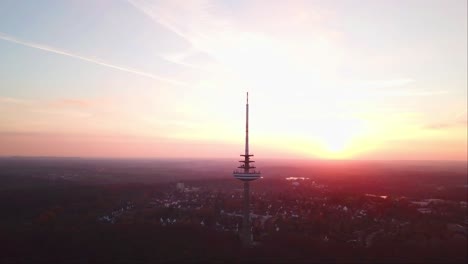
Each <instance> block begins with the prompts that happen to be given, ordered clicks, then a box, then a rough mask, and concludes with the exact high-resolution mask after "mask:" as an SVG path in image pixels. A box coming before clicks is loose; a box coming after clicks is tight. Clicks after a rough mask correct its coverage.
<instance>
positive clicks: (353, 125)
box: [313, 119, 364, 158]
mask: <svg viewBox="0 0 468 264" xmlns="http://www.w3.org/2000/svg"><path fill="white" fill-rule="evenodd" d="M363 132H364V124H363V123H362V122H361V121H360V120H356V119H332V120H327V121H324V122H323V123H321V124H320V125H317V126H316V127H315V128H314V132H313V138H314V140H316V141H317V143H318V146H319V149H318V150H317V149H316V150H314V151H318V152H319V153H316V154H317V155H319V156H323V157H325V158H344V157H350V156H352V155H353V153H354V152H355V151H356V150H357V147H358V146H356V145H357V144H356V142H357V140H358V138H359V137H360V136H362V135H363Z"/></svg>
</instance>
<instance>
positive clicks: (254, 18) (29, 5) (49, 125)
mask: <svg viewBox="0 0 468 264" xmlns="http://www.w3.org/2000/svg"><path fill="white" fill-rule="evenodd" d="M467 30H468V28H467V2H466V1H465V0H448V1H443V0H437V1H436V0H431V1H426V0H409V1H387V0H375V1H373V0H367V1H355V0H340V1H309V0H304V1H299V0H298V1H273V0H272V1H266V0H265V1H247V0H239V1H228V0H225V1H214V0H211V1H210V0H187V1H185V0H169V1H147V0H99V1H96V0H80V1H78V0H76V1H74V0H70V1H60V0H54V1H52V0H44V1H1V2H0V156H73V157H159V158H172V157H181V158H192V157H193V158H212V157H219V158H235V157H236V156H237V155H238V153H239V151H242V149H243V139H244V138H243V135H244V134H243V133H244V114H245V113H244V104H245V92H246V91H249V95H250V122H251V124H250V130H251V131H250V137H251V152H253V153H254V154H255V155H256V157H258V159H261V158H265V159H268V158H278V157H283V156H287V157H290V158H299V159H309V158H310V159H365V160H369V159H379V160H467V144H468V142H467V133H468V131H467V123H468V118H467V107H468V102H467V97H468V94H467V93H468V91H467V90H468V88H467V79H468V76H467V71H468V67H467V55H468V54H467ZM260 157H261V158H260Z"/></svg>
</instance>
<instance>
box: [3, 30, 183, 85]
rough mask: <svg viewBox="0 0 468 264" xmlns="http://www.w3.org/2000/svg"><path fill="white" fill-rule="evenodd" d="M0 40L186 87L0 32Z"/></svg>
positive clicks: (132, 69) (170, 80)
mask: <svg viewBox="0 0 468 264" xmlns="http://www.w3.org/2000/svg"><path fill="white" fill-rule="evenodd" d="M0 39H2V40H5V41H9V42H12V43H16V44H20V45H23V46H26V47H30V48H35V49H39V50H43V51H48V52H52V53H55V54H60V55H63V56H67V57H71V58H75V59H79V60H82V61H86V62H91V63H94V64H97V65H101V66H105V67H108V68H112V69H116V70H119V71H123V72H128V73H133V74H136V75H140V76H144V77H148V78H151V79H154V80H157V81H162V82H166V83H169V84H172V85H177V86H183V85H186V83H184V82H181V81H177V80H173V79H169V78H166V77H162V76H159V75H155V74H152V73H147V72H143V71H140V70H138V69H134V68H129V67H125V66H120V65H115V64H111V63H109V62H106V61H103V60H101V59H97V58H90V57H84V56H81V55H78V54H74V53H71V52H68V51H65V50H61V49H57V48H53V47H49V46H46V45H43V44H38V43H34V42H28V41H23V40H20V39H18V38H16V37H13V36H9V35H7V34H5V33H2V32H0Z"/></svg>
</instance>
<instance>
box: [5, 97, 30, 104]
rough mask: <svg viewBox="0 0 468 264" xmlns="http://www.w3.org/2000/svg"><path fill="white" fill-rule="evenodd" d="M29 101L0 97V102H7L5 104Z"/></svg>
mask: <svg viewBox="0 0 468 264" xmlns="http://www.w3.org/2000/svg"><path fill="white" fill-rule="evenodd" d="M30 102H31V101H29V100H25V99H18V98H12V97H0V103H7V104H17V105H24V104H29V103H30Z"/></svg>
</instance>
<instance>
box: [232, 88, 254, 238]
mask: <svg viewBox="0 0 468 264" xmlns="http://www.w3.org/2000/svg"><path fill="white" fill-rule="evenodd" d="M241 157H244V160H240V161H239V162H240V163H241V165H240V166H239V167H237V168H239V169H240V170H235V171H234V173H233V175H234V177H235V178H236V179H238V180H241V181H243V182H244V210H243V213H244V219H243V222H242V235H241V238H242V242H243V244H244V245H245V246H249V245H251V244H252V232H251V230H250V186H249V183H250V181H253V180H256V179H258V178H260V172H259V171H255V167H254V166H252V165H251V163H253V162H254V161H253V160H251V159H250V157H253V155H252V154H249V93H248V92H247V103H246V105H245V153H244V154H243V155H241Z"/></svg>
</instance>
